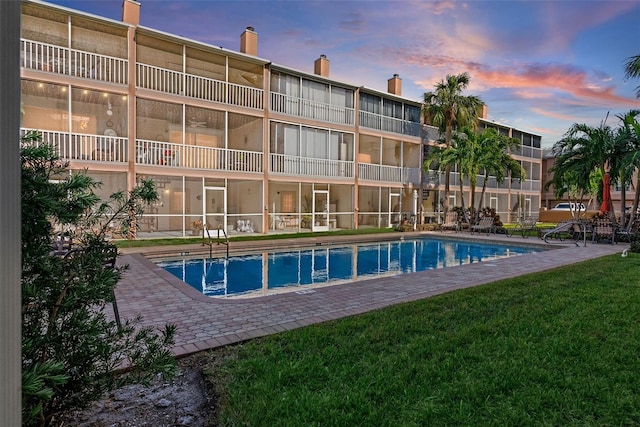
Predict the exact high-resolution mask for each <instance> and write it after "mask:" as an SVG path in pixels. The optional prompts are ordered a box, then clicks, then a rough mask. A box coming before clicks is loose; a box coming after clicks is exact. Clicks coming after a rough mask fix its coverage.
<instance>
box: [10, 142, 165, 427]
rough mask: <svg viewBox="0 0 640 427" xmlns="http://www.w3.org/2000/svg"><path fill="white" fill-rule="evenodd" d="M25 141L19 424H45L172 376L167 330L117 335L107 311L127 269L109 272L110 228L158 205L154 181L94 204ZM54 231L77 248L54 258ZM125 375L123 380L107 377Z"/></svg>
mask: <svg viewBox="0 0 640 427" xmlns="http://www.w3.org/2000/svg"><path fill="white" fill-rule="evenodd" d="M35 138H37V135H29V136H28V137H27V138H26V139H25V141H23V147H22V150H21V163H22V279H21V285H22V322H23V323H22V386H23V394H22V401H23V422H24V425H41V426H45V425H51V424H55V422H56V418H55V417H56V415H58V414H61V413H63V412H65V411H68V410H70V409H73V408H78V407H82V406H85V405H86V404H88V403H89V402H91V401H92V400H94V399H96V398H97V397H99V396H101V395H102V393H103V392H104V391H106V390H107V389H110V388H112V387H115V386H117V385H120V384H121V383H122V382H126V381H135V382H139V381H143V380H144V379H146V378H150V375H152V374H153V373H157V372H160V373H163V374H165V375H171V374H172V373H173V371H174V368H175V361H174V359H173V356H172V354H171V350H170V349H171V346H172V344H173V336H174V329H175V328H174V327H173V326H171V325H167V326H166V327H165V329H164V330H163V331H160V332H157V331H154V330H152V329H151V328H141V327H139V324H140V321H141V319H139V318H136V319H132V320H127V321H125V322H124V323H123V324H122V325H121V327H118V325H117V324H116V322H115V321H113V320H110V319H109V318H107V316H106V315H105V312H106V311H108V310H110V309H111V304H112V302H113V301H114V298H115V296H114V295H115V294H114V288H115V286H116V284H117V283H118V281H119V279H120V277H121V275H122V272H123V271H124V270H125V269H126V267H115V268H112V267H111V261H112V260H113V259H114V257H115V256H116V255H117V248H116V247H115V246H113V244H111V243H110V242H108V241H107V240H105V233H106V232H107V230H108V229H110V228H112V227H114V226H117V227H122V228H127V227H128V226H129V225H130V224H133V221H135V219H136V218H137V217H138V216H139V215H140V213H141V212H142V209H143V207H144V204H145V203H147V202H149V201H152V200H154V197H157V195H156V192H155V188H154V187H153V184H152V183H151V182H143V183H142V184H141V185H140V186H139V187H137V188H135V189H134V190H132V191H131V192H129V193H126V192H120V193H115V194H113V195H112V196H111V199H110V200H109V201H107V202H100V200H99V198H98V197H97V196H96V195H95V193H94V192H93V190H94V189H95V188H96V187H97V186H98V185H99V183H98V182H96V181H94V180H93V179H92V178H91V177H89V176H88V175H86V174H84V173H74V174H73V175H69V173H68V171H67V165H66V164H62V163H60V161H59V160H58V158H57V157H56V156H55V155H54V154H53V152H52V150H51V149H50V148H49V147H48V146H44V145H43V146H39V147H38V146H37V143H35V144H34V143H33V142H32V140H33V139H35ZM53 225H55V226H56V227H60V228H63V229H65V230H66V235H67V236H68V237H71V238H72V240H73V243H74V247H75V249H73V250H72V251H70V252H68V253H67V254H66V255H65V256H61V255H59V254H54V253H52V243H53V241H52V234H53ZM123 366H129V367H131V368H132V371H131V374H130V375H128V376H116V375H115V373H114V370H116V369H118V368H122V367H123Z"/></svg>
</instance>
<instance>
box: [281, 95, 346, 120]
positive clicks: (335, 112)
mask: <svg viewBox="0 0 640 427" xmlns="http://www.w3.org/2000/svg"><path fill="white" fill-rule="evenodd" d="M270 108H271V111H273V112H275V113H280V114H286V115H288V116H295V117H302V118H305V119H312V120H318V121H322V122H328V123H335V124H339V125H351V126H353V124H354V120H355V110H354V109H353V108H346V107H340V106H337V105H331V104H325V103H323V102H317V101H310V100H308V99H302V98H298V97H293V96H288V95H283V94H281V93H275V92H272V93H271V106H270Z"/></svg>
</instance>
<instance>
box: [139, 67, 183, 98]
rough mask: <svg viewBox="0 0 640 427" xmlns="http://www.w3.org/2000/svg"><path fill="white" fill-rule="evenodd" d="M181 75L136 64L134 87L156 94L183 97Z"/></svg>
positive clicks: (177, 72) (176, 72)
mask: <svg viewBox="0 0 640 427" xmlns="http://www.w3.org/2000/svg"><path fill="white" fill-rule="evenodd" d="M182 83H183V75H182V73H181V72H179V71H173V70H168V69H166V68H160V67H154V66H153V65H146V64H136V86H138V87H141V88H143V89H151V90H155V91H158V92H164V93H171V94H174V95H184V88H183V86H182Z"/></svg>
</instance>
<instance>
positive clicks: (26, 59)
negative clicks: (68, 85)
mask: <svg viewBox="0 0 640 427" xmlns="http://www.w3.org/2000/svg"><path fill="white" fill-rule="evenodd" d="M20 66H21V67H22V68H25V69H29V70H36V71H44V72H49V73H55V74H63V75H66V76H73V77H80V78H86V79H91V80H99V81H103V82H108V83H116V84H121V85H126V84H127V83H128V80H127V71H128V61H127V60H126V59H122V58H116V57H113V56H108V55H100V54H97V53H90V52H85V51H82V50H78V49H69V48H66V47H62V46H57V45H53V44H49V43H42V42H36V41H32V40H27V39H21V40H20Z"/></svg>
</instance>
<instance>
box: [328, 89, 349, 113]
mask: <svg viewBox="0 0 640 427" xmlns="http://www.w3.org/2000/svg"><path fill="white" fill-rule="evenodd" d="M331 105H335V106H338V107H345V108H353V91H352V90H351V89H345V88H341V87H335V86H332V87H331Z"/></svg>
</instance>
